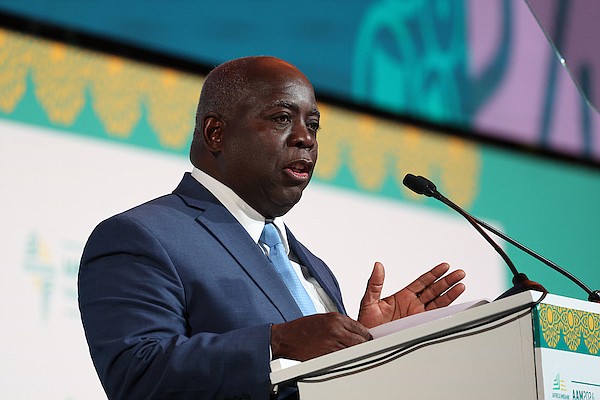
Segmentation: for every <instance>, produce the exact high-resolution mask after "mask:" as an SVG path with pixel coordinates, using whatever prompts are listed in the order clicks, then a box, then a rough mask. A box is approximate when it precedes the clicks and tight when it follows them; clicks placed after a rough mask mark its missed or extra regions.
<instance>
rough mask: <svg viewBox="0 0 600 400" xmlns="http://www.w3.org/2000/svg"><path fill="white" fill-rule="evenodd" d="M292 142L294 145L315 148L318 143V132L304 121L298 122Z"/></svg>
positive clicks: (292, 135) (291, 136) (291, 138)
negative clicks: (313, 130)
mask: <svg viewBox="0 0 600 400" xmlns="http://www.w3.org/2000/svg"><path fill="white" fill-rule="evenodd" d="M290 142H291V143H290V145H291V146H293V147H306V148H313V147H314V146H315V144H317V137H316V133H315V132H312V131H311V130H310V129H309V128H308V127H307V126H306V125H305V124H304V123H303V122H298V123H296V124H295V125H294V128H293V131H292V134H291V135H290Z"/></svg>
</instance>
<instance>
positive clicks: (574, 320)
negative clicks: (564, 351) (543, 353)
mask: <svg viewBox="0 0 600 400" xmlns="http://www.w3.org/2000/svg"><path fill="white" fill-rule="evenodd" d="M538 312H539V317H540V328H541V330H542V336H543V339H544V340H545V342H546V343H547V344H548V346H550V347H551V348H557V347H560V346H559V344H560V342H561V340H562V341H563V342H564V344H565V345H566V347H567V348H568V349H569V350H571V351H577V350H578V349H579V350H581V348H580V346H584V347H585V349H587V351H588V352H589V353H590V354H598V351H599V347H600V314H594V313H591V312H587V311H581V310H573V309H569V308H564V307H559V306H553V305H549V304H541V305H540V306H539V309H538Z"/></svg>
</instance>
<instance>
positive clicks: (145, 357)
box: [78, 215, 270, 400]
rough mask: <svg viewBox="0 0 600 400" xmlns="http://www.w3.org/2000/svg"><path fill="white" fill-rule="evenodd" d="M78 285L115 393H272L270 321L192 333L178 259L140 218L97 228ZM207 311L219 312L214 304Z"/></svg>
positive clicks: (91, 338) (94, 348)
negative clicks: (174, 259) (222, 330)
mask: <svg viewBox="0 0 600 400" xmlns="http://www.w3.org/2000/svg"><path fill="white" fill-rule="evenodd" d="M78 290H79V307H80V311H81V317H82V321H83V326H84V330H85V334H86V338H87V341H88V344H89V347H90V353H91V355H92V359H93V362H94V366H95V368H96V370H97V372H98V375H99V377H100V380H101V382H102V385H103V387H104V389H105V391H106V393H107V395H108V397H109V398H110V399H115V400H116V399H128V400H135V399H146V400H147V399H167V398H168V399H171V398H177V399H182V400H183V399H226V398H243V399H246V398H247V399H268V398H269V391H270V382H269V372H270V371H269V361H270V354H269V347H270V324H264V323H263V324H260V325H258V326H249V327H244V328H241V329H234V330H230V331H227V332H221V333H213V332H198V333H194V334H191V333H190V332H191V329H190V326H189V323H188V318H187V315H188V304H189V303H188V301H189V299H187V298H186V292H185V285H184V284H183V282H182V280H181V277H180V275H179V273H178V270H177V268H176V266H175V265H174V264H173V261H172V257H171V255H170V254H169V251H167V250H166V249H165V247H164V246H163V244H162V243H161V240H159V238H157V237H156V235H154V234H153V233H152V232H151V231H149V230H148V229H147V228H145V227H144V226H142V225H141V224H140V223H139V222H136V221H134V220H132V219H130V218H128V217H127V216H123V215H121V216H117V217H113V218H111V219H109V220H107V221H105V222H103V223H101V224H100V225H99V226H98V227H97V228H96V229H95V230H94V232H93V233H92V235H91V237H90V239H89V240H88V243H87V244H86V248H85V250H84V253H83V257H82V260H81V266H80V271H79V279H78ZM207 308H208V306H207ZM203 313H204V314H205V318H218V313H216V312H215V310H210V309H207V310H205V312H203ZM203 318H204V316H203Z"/></svg>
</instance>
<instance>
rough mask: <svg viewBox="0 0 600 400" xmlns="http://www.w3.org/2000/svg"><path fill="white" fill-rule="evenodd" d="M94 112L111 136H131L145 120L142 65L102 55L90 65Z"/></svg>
mask: <svg viewBox="0 0 600 400" xmlns="http://www.w3.org/2000/svg"><path fill="white" fill-rule="evenodd" d="M90 71H91V75H90V80H89V81H90V86H91V88H90V91H91V93H92V99H93V100H92V101H93V107H94V111H95V112H96V115H98V118H99V119H100V121H101V122H102V124H103V126H104V129H105V130H106V132H107V133H108V134H109V135H114V136H118V137H121V138H126V137H128V136H129V135H130V134H131V132H132V131H133V129H134V128H135V126H136V124H138V123H139V121H140V119H141V114H142V110H141V98H142V93H141V91H140V90H139V85H140V81H142V80H144V79H145V75H146V74H144V73H143V72H141V71H143V69H140V66H139V65H137V64H134V63H131V62H125V60H123V59H121V58H117V57H102V58H100V59H99V60H98V61H97V62H96V63H93V64H92V65H91V67H90Z"/></svg>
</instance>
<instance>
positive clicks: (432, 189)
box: [402, 174, 600, 303]
mask: <svg viewBox="0 0 600 400" xmlns="http://www.w3.org/2000/svg"><path fill="white" fill-rule="evenodd" d="M402 182H403V183H404V185H405V186H406V187H408V188H409V189H411V190H412V191H414V192H415V193H418V194H422V195H425V196H427V197H433V198H435V199H436V200H439V201H441V202H442V203H444V204H446V205H447V206H448V207H450V208H452V209H453V210H455V211H456V212H458V213H459V214H460V215H462V216H463V217H464V218H465V219H466V220H467V221H469V223H470V224H471V225H472V226H473V227H474V228H475V229H477V231H478V232H479V233H480V234H481V235H482V236H483V237H484V238H485V239H486V240H487V241H488V243H490V244H491V245H492V247H494V249H495V250H496V251H497V252H498V254H500V256H501V257H502V259H503V260H504V261H505V262H506V264H507V265H508V267H509V268H510V270H511V272H512V274H513V284H515V286H518V285H519V283H518V282H515V280H517V281H524V280H527V277H526V276H525V274H522V273H519V272H518V271H517V269H516V268H515V266H514V264H513V262H512V261H511V260H510V258H509V257H508V255H507V254H506V253H505V252H504V250H502V248H500V246H498V245H497V244H496V243H495V242H494V241H493V240H492V239H491V238H490V237H489V235H487V234H485V232H483V230H482V229H481V227H483V228H485V229H487V230H488V231H490V232H492V233H493V234H494V235H496V236H498V237H500V238H501V239H503V240H505V241H507V242H508V243H510V244H512V245H513V246H515V247H517V248H518V249H520V250H522V251H524V252H525V253H527V254H529V255H530V256H532V257H534V258H536V259H537V260H539V261H541V262H542V263H544V264H546V265H547V266H549V267H550V268H552V269H554V270H555V271H557V272H559V273H560V274H562V275H563V276H565V277H567V278H568V279H569V280H571V281H572V282H574V283H575V284H576V285H578V286H579V287H581V288H582V289H583V290H584V291H585V292H586V293H587V294H588V300H589V301H592V302H597V303H598V302H600V290H595V291H592V290H591V289H590V288H589V287H587V286H586V285H585V284H584V283H583V282H581V281H580V280H579V279H578V278H577V277H575V276H574V275H573V274H571V273H570V272H568V271H566V270H565V269H563V268H561V267H560V266H558V265H557V264H556V263H554V262H552V261H550V260H549V259H547V258H545V257H543V256H541V255H539V254H537V253H536V252H534V251H533V250H531V249H529V248H527V247H526V246H524V245H522V244H521V243H519V242H517V241H516V240H514V239H512V238H511V237H509V236H507V235H505V234H504V233H502V232H500V231H499V230H497V229H496V228H494V227H493V226H491V225H489V224H487V223H486V222H484V221H482V220H480V219H478V218H477V217H474V216H472V215H471V214H469V213H467V212H466V211H465V210H463V209H462V208H461V207H459V206H458V205H456V204H454V203H453V202H452V201H450V200H449V199H447V198H446V197H445V196H444V195H442V194H441V193H440V192H439V191H438V190H437V188H436V186H435V185H434V184H433V182H431V181H430V180H429V179H427V178H425V177H422V176H415V175H412V174H407V175H406V176H405V177H404V180H403V181H402ZM532 283H533V282H532ZM538 285H539V284H538ZM540 287H541V285H540ZM544 290H545V289H544ZM500 297H504V295H502V296H500Z"/></svg>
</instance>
